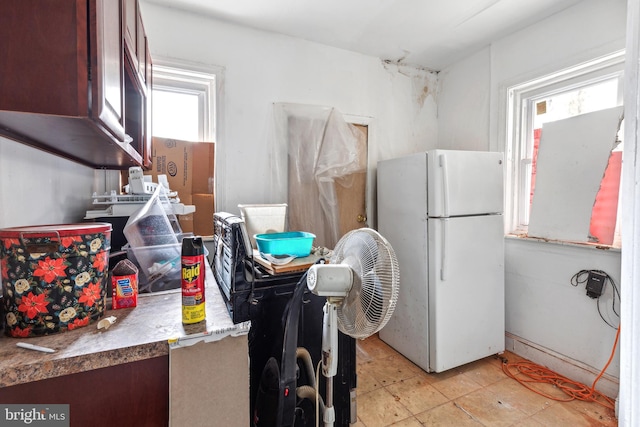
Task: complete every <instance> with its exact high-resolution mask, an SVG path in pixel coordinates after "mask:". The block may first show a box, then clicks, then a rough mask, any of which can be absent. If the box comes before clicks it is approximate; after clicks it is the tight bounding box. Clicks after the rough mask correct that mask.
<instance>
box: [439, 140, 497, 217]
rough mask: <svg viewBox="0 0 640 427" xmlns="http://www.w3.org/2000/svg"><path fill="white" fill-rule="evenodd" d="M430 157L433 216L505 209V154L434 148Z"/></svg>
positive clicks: (471, 213) (480, 212) (474, 213)
mask: <svg viewBox="0 0 640 427" xmlns="http://www.w3.org/2000/svg"><path fill="white" fill-rule="evenodd" d="M427 159H428V177H427V183H428V195H429V196H428V213H429V217H451V216H460V215H477V214H486V213H501V212H502V211H503V197H504V196H503V193H504V190H503V188H504V164H503V163H504V162H503V156H502V153H494V152H487V151H455V150H431V151H428V152H427Z"/></svg>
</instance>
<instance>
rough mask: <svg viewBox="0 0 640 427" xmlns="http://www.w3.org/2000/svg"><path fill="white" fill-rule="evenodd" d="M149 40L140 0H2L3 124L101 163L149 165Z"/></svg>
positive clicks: (15, 135)
mask: <svg viewBox="0 0 640 427" xmlns="http://www.w3.org/2000/svg"><path fill="white" fill-rule="evenodd" d="M131 13H132V14H133V15H132V16H130V14H131ZM140 36H142V38H143V42H142V44H143V45H144V46H145V47H144V49H145V52H144V53H143V54H142V55H143V56H144V57H145V70H144V71H143V72H142V75H141V74H140V71H139V70H140V66H139V63H140V60H139V57H140V54H139V53H138V52H137V49H138V44H140V42H139V37H140ZM130 39H131V40H130ZM146 43H147V41H146V35H145V34H144V27H143V26H142V19H141V17H140V15H139V10H138V4H137V0H88V1H87V0H4V1H2V2H0V52H3V59H2V61H0V134H1V135H3V136H6V137H9V138H12V139H15V140H18V141H20V142H24V143H27V144H29V145H32V146H35V147H38V148H40V149H43V150H46V151H49V152H52V153H54V154H58V155H61V156H64V157H67V158H70V159H72V160H75V161H78V162H81V163H83V164H86V165H89V166H92V167H105V168H114V169H126V168H128V167H129V166H133V165H142V166H145V167H149V166H150V156H151V153H150V147H151V135H150V113H151V109H150V97H151V79H150V78H147V77H148V76H149V77H150V73H151V61H150V56H149V57H148V58H147V56H146V55H148V52H147V46H146ZM127 46H134V50H133V51H132V52H129V51H128V48H127ZM147 61H148V65H147V64H146V62H147ZM147 67H148V68H149V69H148V70H147V69H146V68H147ZM146 73H149V74H148V76H147V74H146ZM143 77H144V78H143Z"/></svg>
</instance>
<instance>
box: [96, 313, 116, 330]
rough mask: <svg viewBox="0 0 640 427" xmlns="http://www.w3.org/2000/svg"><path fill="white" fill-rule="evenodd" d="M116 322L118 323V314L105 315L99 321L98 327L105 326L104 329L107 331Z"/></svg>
mask: <svg viewBox="0 0 640 427" xmlns="http://www.w3.org/2000/svg"><path fill="white" fill-rule="evenodd" d="M114 323H116V316H109V317H105V318H104V319H102V320H100V321H99V322H98V329H102V328H104V330H105V331H106V330H107V329H109V327H110V326H111V325H113V324H114Z"/></svg>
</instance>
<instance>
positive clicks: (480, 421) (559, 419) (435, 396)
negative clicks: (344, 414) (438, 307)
mask: <svg viewBox="0 0 640 427" xmlns="http://www.w3.org/2000/svg"><path fill="white" fill-rule="evenodd" d="M357 355H358V357H357V360H358V362H357V374H358V388H357V404H358V422H357V423H356V424H355V425H356V426H357V427H381V426H391V425H393V426H396V427H414V426H415V427H420V426H423V425H427V426H454V427H465V426H487V427H489V426H490V427H494V426H522V427H529V426H562V427H564V426H571V427H580V426H589V427H596V426H606V427H614V426H617V421H616V419H615V415H614V412H613V411H611V410H608V409H606V408H604V407H603V406H601V405H599V404H597V403H587V402H582V401H571V402H558V401H555V400H551V399H547V398H545V397H543V396H540V395H538V394H536V393H534V392H532V391H530V390H528V389H526V388H525V387H524V386H522V385H521V384H520V383H518V382H517V381H515V380H514V379H512V378H509V377H508V376H507V375H506V374H504V372H502V365H501V364H502V360H501V359H500V358H498V357H496V356H491V357H487V358H485V359H482V360H479V361H477V362H473V363H469V364H467V365H464V366H461V367H459V368H456V369H451V370H449V371H446V372H443V373H439V374H428V373H426V372H424V371H423V370H421V369H420V368H419V367H417V366H416V365H414V364H413V363H411V362H410V361H408V360H407V359H405V358H404V357H403V356H402V355H400V354H399V353H398V352H396V351H395V350H394V349H392V348H391V347H389V346H388V345H387V344H386V343H384V342H383V341H382V340H380V339H379V338H378V336H377V335H374V336H372V337H370V338H367V339H366V340H364V341H359V342H358V345H357ZM503 357H505V358H506V359H508V360H509V361H510V362H516V361H521V360H523V359H522V358H520V357H518V356H516V355H515V354H513V353H509V352H506V353H505V354H504V355H503ZM537 387H541V388H544V387H547V388H553V386H551V385H540V386H537ZM552 392H555V394H552V395H558V390H555V391H549V393H550V394H551V393H552ZM560 395H562V393H560Z"/></svg>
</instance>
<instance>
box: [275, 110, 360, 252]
mask: <svg viewBox="0 0 640 427" xmlns="http://www.w3.org/2000/svg"><path fill="white" fill-rule="evenodd" d="M273 139H274V141H273V153H274V160H275V168H274V171H273V173H274V183H275V192H276V194H279V195H280V197H282V198H286V200H287V203H288V205H289V229H290V230H300V231H309V232H311V233H314V234H315V235H316V240H315V242H314V245H315V246H325V247H328V248H333V246H335V244H336V243H337V241H338V240H339V239H340V237H341V236H340V216H339V212H338V198H337V195H336V189H335V185H336V183H339V185H341V186H343V187H347V188H348V187H350V186H351V182H350V175H351V174H354V173H358V172H364V171H366V167H367V149H366V137H365V136H364V135H363V134H362V133H361V132H360V131H359V130H358V129H357V128H356V127H355V126H354V125H352V124H349V123H347V122H346V121H345V120H344V119H343V117H342V114H341V113H340V112H339V111H337V110H336V109H335V108H332V107H322V106H310V105H300V104H287V103H276V104H274V133H273Z"/></svg>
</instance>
